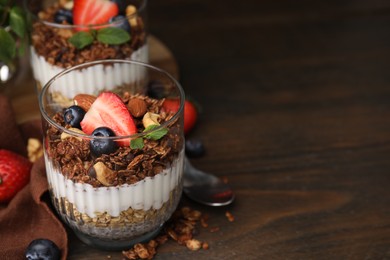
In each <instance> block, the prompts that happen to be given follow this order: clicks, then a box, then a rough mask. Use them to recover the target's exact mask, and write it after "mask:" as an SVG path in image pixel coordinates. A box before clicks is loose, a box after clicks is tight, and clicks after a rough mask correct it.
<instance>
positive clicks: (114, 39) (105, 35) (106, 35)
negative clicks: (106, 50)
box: [97, 27, 130, 44]
mask: <svg viewBox="0 0 390 260" xmlns="http://www.w3.org/2000/svg"><path fill="white" fill-rule="evenodd" d="M97 40H98V41H99V42H102V43H105V44H122V43H125V42H127V41H129V40H130V34H129V33H128V32H126V31H125V30H123V29H121V28H117V27H107V28H103V29H100V30H99V31H98V32H97Z"/></svg>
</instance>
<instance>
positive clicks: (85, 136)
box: [38, 59, 185, 141]
mask: <svg viewBox="0 0 390 260" xmlns="http://www.w3.org/2000/svg"><path fill="white" fill-rule="evenodd" d="M105 63H111V64H114V63H122V64H134V65H137V66H141V67H144V68H147V69H151V70H153V71H155V72H158V73H159V74H161V75H165V76H166V77H167V78H168V79H169V80H170V81H172V82H173V84H174V85H175V86H176V87H177V89H178V91H179V93H178V94H179V101H180V104H179V109H178V111H177V112H176V113H175V114H174V115H173V116H172V117H171V118H170V119H169V120H167V121H165V122H163V123H161V124H160V125H158V126H157V127H155V128H153V129H151V130H148V131H145V132H141V133H136V134H132V135H125V136H108V137H107V136H92V135H88V134H85V133H79V132H76V131H72V130H70V129H67V128H66V127H63V126H62V125H59V124H58V123H56V122H55V121H54V120H53V119H52V118H51V117H50V116H49V115H48V113H47V112H46V110H45V109H44V108H43V98H44V96H45V94H46V93H47V90H48V89H49V87H50V86H51V85H52V84H53V82H55V81H56V80H57V79H59V78H61V77H62V76H64V75H66V74H68V73H71V72H72V71H75V70H77V69H80V68H84V67H91V66H94V65H98V64H105ZM184 103H185V94H184V90H183V88H182V86H181V85H180V83H179V82H178V81H177V80H176V79H175V78H174V77H173V76H172V75H171V74H169V73H168V72H166V71H165V70H163V69H160V68H158V67H156V66H153V65H150V64H147V63H144V62H139V61H134V60H121V59H106V60H96V61H90V62H85V63H82V64H78V65H75V66H73V67H70V68H67V69H65V70H63V71H61V72H60V73H58V74H56V75H55V76H53V77H52V78H51V79H50V80H49V81H48V82H47V83H46V84H45V85H44V86H43V88H42V90H41V92H40V94H39V97H38V105H39V110H40V113H41V115H42V117H43V118H44V120H46V122H48V123H49V124H50V125H52V126H53V127H55V128H57V129H59V130H61V131H62V132H65V133H67V134H69V135H71V136H74V137H80V138H83V139H88V140H92V139H110V140H117V141H123V139H130V140H131V139H136V138H139V137H143V136H146V135H148V134H150V133H153V132H155V131H158V130H160V129H163V128H167V126H168V125H170V124H171V123H172V122H174V121H175V120H177V119H178V118H179V115H180V114H181V113H182V112H183V116H184Z"/></svg>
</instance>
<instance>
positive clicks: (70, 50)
mask: <svg viewBox="0 0 390 260" xmlns="http://www.w3.org/2000/svg"><path fill="white" fill-rule="evenodd" d="M59 8H60V5H59V4H55V5H53V6H51V7H49V8H48V9H46V10H43V11H41V12H39V14H38V17H39V19H40V20H43V21H47V22H50V23H54V14H55V13H56V12H57V11H58V9H59ZM32 26H33V29H32V33H31V43H32V46H33V47H34V49H35V51H36V53H37V54H38V55H41V56H43V57H45V59H46V61H47V62H48V63H50V64H52V65H55V66H59V67H62V68H68V67H71V66H74V65H77V64H81V63H84V62H88V61H93V60H99V59H114V58H116V59H127V58H129V57H130V56H131V54H132V53H133V52H134V51H135V50H137V49H139V48H140V47H141V46H143V45H144V44H145V42H146V32H145V28H144V27H145V26H144V23H143V21H142V18H141V17H137V23H136V26H132V27H131V40H130V41H129V42H126V43H124V44H121V45H107V44H103V43H101V42H98V41H94V42H93V44H92V45H90V46H87V47H85V48H83V49H80V50H79V49H77V48H76V47H75V46H73V45H72V44H71V43H70V42H69V41H68V39H69V38H70V37H72V36H73V35H74V33H75V31H73V30H71V29H67V28H59V27H55V26H50V25H48V24H45V23H44V22H41V21H36V22H35V23H34V24H33V25H32Z"/></svg>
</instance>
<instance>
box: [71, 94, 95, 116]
mask: <svg viewBox="0 0 390 260" xmlns="http://www.w3.org/2000/svg"><path fill="white" fill-rule="evenodd" d="M95 100H96V97H95V96H92V95H88V94H78V95H76V96H75V97H74V98H73V102H74V104H75V105H76V106H79V107H81V108H82V109H84V111H85V112H87V111H88V110H89V108H90V107H91V105H92V103H93V102H94V101H95Z"/></svg>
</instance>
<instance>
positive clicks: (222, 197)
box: [183, 157, 235, 206]
mask: <svg viewBox="0 0 390 260" xmlns="http://www.w3.org/2000/svg"><path fill="white" fill-rule="evenodd" d="M183 191H184V193H185V194H186V195H187V196H188V197H189V198H190V199H192V200H194V201H196V202H198V203H201V204H204V205H207V206H226V205H229V204H230V203H232V202H233V201H234V198H235V196H234V193H233V191H232V189H231V188H230V186H229V185H228V184H227V183H225V182H223V181H222V180H221V179H219V178H218V177H216V176H214V175H212V174H208V173H205V172H203V171H200V170H198V169H196V168H195V167H193V166H192V164H191V163H190V161H189V160H188V158H187V157H185V160H184V183H183Z"/></svg>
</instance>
